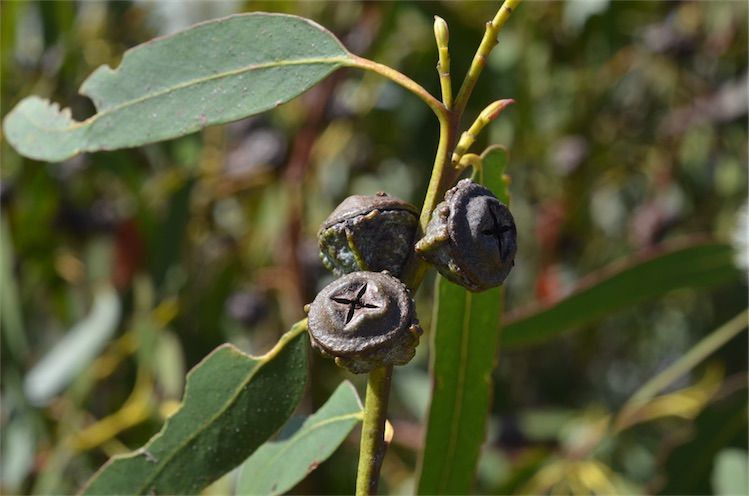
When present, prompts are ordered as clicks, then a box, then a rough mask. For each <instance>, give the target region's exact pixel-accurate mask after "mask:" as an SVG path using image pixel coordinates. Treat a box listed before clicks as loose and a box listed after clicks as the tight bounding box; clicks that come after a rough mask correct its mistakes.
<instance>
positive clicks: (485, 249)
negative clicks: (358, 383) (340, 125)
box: [307, 179, 517, 373]
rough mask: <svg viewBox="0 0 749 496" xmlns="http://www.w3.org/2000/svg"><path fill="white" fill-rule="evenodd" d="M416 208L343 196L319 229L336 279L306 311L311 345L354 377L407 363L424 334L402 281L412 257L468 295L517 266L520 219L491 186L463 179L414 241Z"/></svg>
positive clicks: (380, 198)
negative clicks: (342, 199) (515, 216)
mask: <svg viewBox="0 0 749 496" xmlns="http://www.w3.org/2000/svg"><path fill="white" fill-rule="evenodd" d="M418 216H419V213H418V210H417V209H416V207H414V206H413V205H411V204H409V203H407V202H405V201H403V200H400V199H398V198H395V197H392V196H389V195H387V194H385V193H378V194H376V195H372V196H362V195H355V196H350V197H348V198H346V199H345V200H344V201H343V202H342V203H341V204H340V205H339V206H338V207H337V208H336V209H335V210H334V211H333V212H332V213H331V214H330V216H328V218H327V219H326V220H325V221H324V222H323V224H322V226H321V227H320V230H319V232H318V242H319V245H320V257H321V258H322V261H323V263H324V264H325V266H326V267H327V268H328V269H330V270H331V271H333V273H335V274H336V275H337V276H338V279H336V280H335V281H333V282H332V283H330V284H329V285H328V286H326V287H325V288H324V289H323V290H322V291H320V292H319V293H318V295H317V296H316V297H315V299H314V301H313V302H312V303H311V304H310V305H309V306H308V307H307V311H308V314H309V315H308V317H309V319H308V327H309V333H310V337H311V342H312V345H313V346H314V347H315V348H317V349H318V350H320V351H321V352H322V353H323V354H324V355H327V356H330V357H333V358H334V359H335V361H336V363H337V364H338V365H339V366H342V367H345V368H347V369H348V370H350V371H351V372H354V373H365V372H369V371H370V370H372V369H373V368H376V367H383V366H388V365H403V364H405V363H408V362H409V361H410V360H411V358H413V356H414V353H415V350H416V346H417V345H418V343H419V336H420V335H421V333H422V330H421V328H420V327H419V322H418V320H417V318H416V310H415V306H414V302H413V299H412V298H411V295H410V291H409V290H408V288H407V287H406V285H405V284H404V283H403V282H402V281H401V280H400V279H399V277H400V276H401V274H402V271H403V269H404V267H405V266H406V263H407V262H408V260H409V258H410V257H411V256H412V254H413V253H414V252H415V253H416V254H417V255H419V256H421V257H422V258H424V259H425V260H426V261H428V262H429V263H431V264H432V265H434V266H435V267H436V268H437V270H438V271H439V272H440V273H441V274H442V275H443V276H444V277H445V278H447V279H448V280H450V281H452V282H454V283H456V284H459V285H461V286H463V287H465V288H467V289H468V290H470V291H474V292H476V291H484V290H486V289H489V288H492V287H495V286H498V285H500V284H501V283H502V282H503V281H504V280H505V278H506V277H507V275H508V273H509V272H510V270H511V269H512V267H513V265H514V258H515V252H516V249H517V240H516V229H515V221H514V219H513V217H512V214H511V213H510V211H509V209H508V208H507V206H506V205H504V204H503V203H501V202H500V201H499V200H498V199H497V198H496V197H495V196H494V195H493V194H492V193H491V192H490V191H489V190H488V189H486V188H484V187H483V186H481V185H479V184H476V183H474V182H472V181H471V180H470V179H464V180H462V181H460V182H458V184H457V185H456V186H455V187H454V188H452V189H450V190H449V191H448V192H447V193H446V194H445V197H444V200H443V201H442V202H441V203H439V204H438V205H437V206H436V207H435V209H434V212H433V213H432V217H431V219H430V221H429V224H428V225H427V228H426V232H425V233H424V236H423V237H422V238H421V239H419V240H418V241H416V242H415V238H416V233H417V232H418Z"/></svg>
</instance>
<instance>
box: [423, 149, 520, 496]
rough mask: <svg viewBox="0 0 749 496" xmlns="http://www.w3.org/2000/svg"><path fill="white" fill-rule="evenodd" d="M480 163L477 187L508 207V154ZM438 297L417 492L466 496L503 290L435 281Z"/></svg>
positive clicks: (490, 155) (492, 152)
mask: <svg viewBox="0 0 749 496" xmlns="http://www.w3.org/2000/svg"><path fill="white" fill-rule="evenodd" d="M482 159H483V160H482V162H483V166H482V172H483V174H482V175H483V179H482V181H481V182H483V183H484V184H485V185H486V186H487V187H488V188H489V189H490V190H492V192H494V194H495V195H497V197H498V198H499V199H500V200H502V201H504V202H507V201H508V194H507V182H506V181H505V180H504V177H503V174H504V170H505V167H506V164H507V153H506V152H505V150H504V149H502V148H499V147H494V148H490V149H489V150H488V151H487V152H486V153H485V154H484V155H483V156H482ZM436 294H437V298H436V305H435V318H434V324H433V325H434V328H433V330H432V340H433V341H432V346H431V357H432V362H431V364H430V372H431V374H432V377H433V380H434V387H433V390H432V402H431V405H430V407H429V416H428V423H427V434H426V442H425V446H424V451H423V454H422V459H421V462H420V466H421V475H420V479H419V486H418V493H419V494H470V493H471V486H472V484H473V480H474V476H475V473H476V467H477V465H478V459H479V454H480V451H481V445H482V444H483V443H484V439H485V436H486V421H487V416H488V415H489V407H490V402H491V372H492V370H493V369H494V366H495V362H496V353H497V346H498V344H499V322H500V313H501V308H502V290H501V288H493V289H490V290H488V291H484V292H482V293H475V294H474V293H471V292H469V291H467V290H465V289H464V288H462V287H461V286H458V285H455V284H453V283H451V282H449V281H447V280H446V279H443V278H442V277H438V278H437V290H436Z"/></svg>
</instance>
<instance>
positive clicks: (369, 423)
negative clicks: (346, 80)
mask: <svg viewBox="0 0 749 496" xmlns="http://www.w3.org/2000/svg"><path fill="white" fill-rule="evenodd" d="M519 2H520V0H505V2H504V4H503V5H502V7H500V9H499V11H498V12H497V15H496V16H495V17H494V19H493V20H492V21H491V22H490V23H488V24H487V29H486V33H484V39H483V40H482V42H481V45H480V46H479V49H478V51H477V52H476V56H474V59H473V63H472V64H471V68H470V70H469V72H468V74H467V75H466V79H465V81H464V82H463V85H462V86H461V89H460V92H459V93H458V96H457V99H456V100H455V103H454V108H451V105H450V104H451V103H452V102H451V93H452V90H450V91H449V92H448V91H446V85H445V83H447V82H448V80H445V81H442V84H441V87H442V90H443V97H444V99H445V103H442V102H440V101H439V100H438V99H436V98H435V97H434V96H433V95H432V94H431V93H429V92H428V91H427V90H425V89H424V87H422V86H421V85H419V84H418V83H416V82H415V81H413V80H412V79H410V78H409V77H407V76H406V75H404V74H402V73H400V72H398V71H396V70H395V69H392V68H390V67H388V66H386V65H383V64H379V63H377V62H374V61H372V60H369V59H365V58H363V57H359V56H356V55H352V58H351V59H349V60H348V61H346V62H344V64H345V65H347V66H349V67H356V68H359V69H364V70H368V71H372V72H376V73H377V74H380V75H381V76H384V77H386V78H388V79H390V80H391V81H393V82H395V83H397V84H398V85H400V86H402V87H403V88H405V89H407V90H409V91H411V92H412V93H414V94H415V95H416V96H418V97H419V98H421V100H422V101H424V103H426V104H427V105H428V106H429V108H430V109H432V111H433V112H434V114H435V115H436V116H437V119H438V120H439V126H440V129H439V130H440V137H439V143H438V145H437V153H436V154H435V157H434V165H433V167H432V175H431V177H430V179H429V187H428V189H427V193H426V197H425V198H424V204H423V206H422V209H421V215H420V217H419V227H420V230H421V231H422V232H423V231H424V230H425V229H426V227H427V224H428V223H429V219H430V218H431V216H432V212H433V211H434V208H435V207H436V206H437V204H438V203H439V202H440V201H441V200H442V197H443V196H444V194H445V192H446V191H447V189H448V188H449V187H450V186H452V184H454V183H455V181H456V180H457V178H458V176H459V175H460V170H459V169H458V168H455V167H452V166H451V162H450V157H451V153H452V151H453V148H454V147H455V144H456V142H457V136H458V129H459V127H460V120H461V116H462V114H463V110H464V109H465V105H466V102H467V100H468V97H469V96H470V95H471V92H472V91H473V87H474V86H475V85H476V81H477V80H478V77H479V75H480V74H481V70H482V69H483V67H484V65H485V61H486V57H487V56H488V55H489V53H490V52H491V50H492V48H493V47H494V45H496V44H497V33H498V32H499V30H500V29H501V28H502V26H503V25H504V23H505V22H506V21H507V19H508V18H509V16H510V14H511V13H512V10H513V9H514V8H515V7H516V6H517V4H518V3H519ZM445 30H446V25H445ZM435 34H436V35H437V44H438V47H440V45H445V50H444V53H443V51H441V52H440V68H441V69H446V68H448V67H449V54H448V53H447V47H446V45H447V39H446V33H443V34H441V35H440V34H439V33H435ZM440 38H442V40H440ZM448 70H449V69H448ZM445 72H446V71H445ZM426 269H427V264H426V262H424V261H423V260H421V259H420V258H419V257H416V256H415V254H412V256H411V259H410V261H409V263H408V265H407V266H406V267H405V269H404V273H403V275H402V280H403V281H404V282H405V283H406V285H407V286H408V287H409V288H411V291H413V292H415V291H416V290H417V289H418V287H419V286H420V285H421V281H422V280H423V278H424V274H425V273H426ZM392 374H393V368H392V366H390V367H385V368H379V369H375V370H373V371H371V372H370V373H369V379H368V381H367V393H366V397H365V400H364V401H365V404H364V423H363V425H362V437H361V444H360V449H359V468H358V471H357V477H356V495H357V496H366V495H372V494H376V493H377V483H378V480H379V476H380V467H381V465H382V460H383V458H384V457H385V448H386V446H385V437H384V436H385V417H386V414H387V403H388V395H389V393H390V381H391V378H392Z"/></svg>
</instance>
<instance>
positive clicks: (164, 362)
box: [154, 330, 185, 398]
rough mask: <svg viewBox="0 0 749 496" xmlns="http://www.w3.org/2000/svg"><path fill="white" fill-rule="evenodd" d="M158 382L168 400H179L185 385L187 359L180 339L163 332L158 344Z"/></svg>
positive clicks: (156, 364)
mask: <svg viewBox="0 0 749 496" xmlns="http://www.w3.org/2000/svg"><path fill="white" fill-rule="evenodd" d="M154 367H155V369H156V370H155V372H156V381H157V383H158V385H159V388H160V389H161V391H162V392H163V393H164V395H165V396H166V397H167V398H175V397H176V398H179V396H180V394H181V393H182V388H183V386H184V383H185V358H184V356H183V353H182V346H181V345H180V342H179V339H177V336H175V335H174V334H173V333H172V332H170V331H166V330H165V331H162V332H161V334H160V335H159V338H158V342H157V343H156V359H155V363H154Z"/></svg>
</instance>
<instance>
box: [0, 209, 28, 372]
mask: <svg viewBox="0 0 749 496" xmlns="http://www.w3.org/2000/svg"><path fill="white" fill-rule="evenodd" d="M12 267H13V243H12V242H11V237H10V230H9V229H8V227H7V224H6V220H5V215H0V288H2V291H0V321H2V323H3V331H4V332H3V337H4V338H5V344H6V345H7V347H8V350H9V351H10V352H11V353H13V355H15V356H16V357H17V358H19V359H20V358H21V357H23V356H24V355H25V353H26V352H27V350H28V347H29V345H28V343H27V342H26V335H25V334H24V332H23V318H22V316H21V305H20V303H19V301H18V288H17V286H16V281H15V279H14V277H13V270H12Z"/></svg>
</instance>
